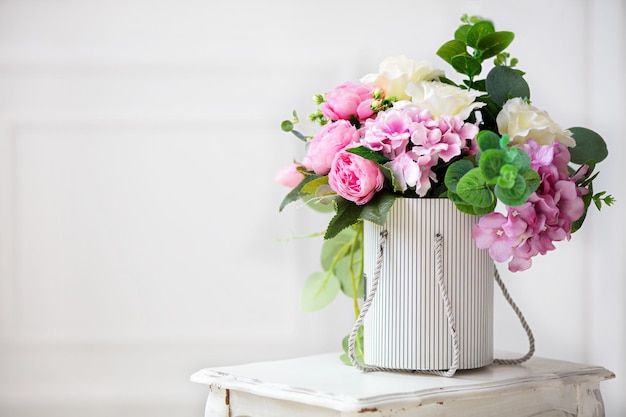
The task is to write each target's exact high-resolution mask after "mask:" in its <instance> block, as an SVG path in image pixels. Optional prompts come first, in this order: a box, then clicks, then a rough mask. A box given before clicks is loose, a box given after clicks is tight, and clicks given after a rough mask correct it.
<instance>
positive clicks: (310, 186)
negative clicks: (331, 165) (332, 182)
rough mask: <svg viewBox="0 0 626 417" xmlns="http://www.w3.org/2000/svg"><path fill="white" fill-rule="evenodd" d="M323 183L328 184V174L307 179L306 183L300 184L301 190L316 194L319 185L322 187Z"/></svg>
mask: <svg viewBox="0 0 626 417" xmlns="http://www.w3.org/2000/svg"><path fill="white" fill-rule="evenodd" d="M324 185H328V176H326V175H322V176H316V177H314V178H313V179H312V180H311V181H307V183H306V184H304V185H303V186H302V192H303V193H305V194H313V195H316V194H317V190H318V189H319V187H322V186H324ZM333 194H334V193H333Z"/></svg>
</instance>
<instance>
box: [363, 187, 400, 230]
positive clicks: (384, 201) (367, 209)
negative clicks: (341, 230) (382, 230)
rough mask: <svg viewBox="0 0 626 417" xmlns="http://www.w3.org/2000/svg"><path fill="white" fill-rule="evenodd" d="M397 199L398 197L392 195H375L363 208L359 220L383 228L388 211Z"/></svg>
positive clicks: (380, 193) (384, 193)
mask: <svg viewBox="0 0 626 417" xmlns="http://www.w3.org/2000/svg"><path fill="white" fill-rule="evenodd" d="M397 198H398V196H397V195H395V194H392V193H386V192H378V193H376V194H375V195H374V198H372V199H371V200H370V201H369V202H368V203H367V204H366V205H365V206H364V207H363V210H362V211H361V213H360V218H361V219H363V220H368V221H371V222H373V223H376V224H378V225H380V226H383V225H384V224H385V222H386V221H387V215H388V214H389V210H390V209H391V206H393V203H394V202H395V201H396V199H397Z"/></svg>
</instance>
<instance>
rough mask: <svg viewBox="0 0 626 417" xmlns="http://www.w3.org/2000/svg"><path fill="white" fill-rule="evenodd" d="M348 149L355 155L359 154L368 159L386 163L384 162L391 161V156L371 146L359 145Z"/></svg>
mask: <svg viewBox="0 0 626 417" xmlns="http://www.w3.org/2000/svg"><path fill="white" fill-rule="evenodd" d="M346 151H347V152H350V153H353V154H355V155H358V156H360V157H362V158H365V159H368V160H370V161H374V162H376V163H378V164H384V163H387V162H389V158H386V157H384V156H383V155H381V154H380V153H378V152H376V151H373V150H371V149H369V148H366V147H365V146H359V147H356V148H350V149H346Z"/></svg>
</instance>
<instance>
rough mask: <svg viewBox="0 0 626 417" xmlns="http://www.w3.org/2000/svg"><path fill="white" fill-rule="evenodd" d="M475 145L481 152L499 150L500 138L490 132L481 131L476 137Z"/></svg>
mask: <svg viewBox="0 0 626 417" xmlns="http://www.w3.org/2000/svg"><path fill="white" fill-rule="evenodd" d="M476 143H477V144H478V149H480V150H481V151H483V152H484V151H486V150H487V149H500V136H498V134H497V133H495V132H492V131H491V130H481V131H480V132H479V133H478V135H477V136H476Z"/></svg>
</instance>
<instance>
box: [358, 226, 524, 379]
mask: <svg viewBox="0 0 626 417" xmlns="http://www.w3.org/2000/svg"><path fill="white" fill-rule="evenodd" d="M387 234H388V233H387V230H383V231H382V232H381V233H380V240H379V244H378V255H377V257H376V266H375V269H374V277H373V279H372V283H371V285H370V290H369V292H368V293H367V296H366V298H365V301H364V302H363V306H362V308H361V312H360V314H359V317H358V318H357V319H356V321H355V322H354V325H353V326H352V331H351V332H350V336H349V338H348V356H349V358H350V362H351V363H352V366H354V367H355V368H357V369H358V370H360V371H362V372H374V371H389V372H420V373H426V374H431V375H439V376H445V377H452V376H454V374H455V373H456V371H457V370H458V368H459V340H458V335H457V332H456V320H455V317H454V312H453V311H452V307H451V303H450V298H449V296H448V289H447V287H446V285H445V281H444V279H443V236H442V235H441V234H440V233H437V234H436V235H435V261H436V262H435V264H436V276H437V284H438V286H439V291H440V293H441V298H442V300H443V303H444V308H445V313H446V318H447V320H448V329H449V330H450V336H451V337H452V345H453V356H452V366H450V368H449V369H448V370H447V371H439V370H420V371H413V370H410V371H409V370H406V369H395V368H385V367H380V366H373V365H366V364H361V363H360V362H359V361H358V360H357V358H356V353H355V349H354V342H355V340H356V337H357V334H358V332H359V329H360V328H361V326H362V325H363V321H364V319H365V315H366V314H367V312H368V311H369V309H370V307H371V305H372V302H373V300H374V296H375V295H376V292H377V290H378V281H379V279H380V272H381V269H382V263H383V253H384V248H385V244H386V243H387ZM494 271H495V273H494V278H495V280H496V282H497V283H498V286H499V287H500V290H501V291H502V295H504V298H505V299H506V300H507V302H508V303H509V305H510V306H511V308H512V309H513V311H514V312H515V313H516V315H517V317H518V318H519V320H520V323H521V324H522V327H523V328H524V330H525V331H526V335H527V336H528V343H529V349H528V352H527V353H526V354H525V355H524V356H522V357H520V358H516V359H494V361H493V363H495V364H498V365H518V364H521V363H523V362H525V361H527V360H528V359H530V358H531V357H532V356H533V354H534V352H535V338H534V336H533V333H532V330H531V329H530V326H528V323H527V322H526V319H525V318H524V315H523V314H522V311H521V310H520V309H519V307H518V306H517V305H516V304H515V302H514V301H513V299H512V298H511V295H510V294H509V292H508V290H507V289H506V286H505V285H504V282H503V281H502V279H501V278H500V274H499V272H498V269H497V268H495V269H494Z"/></svg>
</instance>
